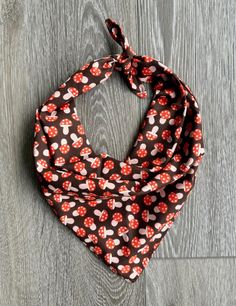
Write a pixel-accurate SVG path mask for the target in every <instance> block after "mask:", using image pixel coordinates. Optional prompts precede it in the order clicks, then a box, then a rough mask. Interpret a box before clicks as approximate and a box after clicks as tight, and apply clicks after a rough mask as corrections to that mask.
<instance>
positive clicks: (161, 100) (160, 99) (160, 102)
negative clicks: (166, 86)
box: [157, 96, 168, 106]
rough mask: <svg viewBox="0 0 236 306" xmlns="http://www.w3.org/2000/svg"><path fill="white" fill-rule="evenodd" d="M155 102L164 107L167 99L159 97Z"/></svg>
mask: <svg viewBox="0 0 236 306" xmlns="http://www.w3.org/2000/svg"><path fill="white" fill-rule="evenodd" d="M157 102H158V103H159V104H160V105H163V106H164V105H166V104H167V103H168V99H167V97H166V96H160V97H159V98H158V99H157Z"/></svg>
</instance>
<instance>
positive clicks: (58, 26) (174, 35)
mask: <svg viewBox="0 0 236 306" xmlns="http://www.w3.org/2000/svg"><path fill="white" fill-rule="evenodd" d="M0 4H1V7H0V48H1V51H0V80H1V82H0V92H1V94H2V96H1V100H0V107H1V109H0V120H1V121H0V128H1V134H0V143H1V144H0V147H1V150H0V154H1V159H0V160H1V164H0V170H1V176H0V191H1V204H0V205H1V206H0V208H1V222H0V232H1V235H0V305H1V306H8V305H10V306H13V305H14V306H15V305H17V306H18V305H19V306H21V305H27V306H31V305H32V306H38V305H43V306H44V305H45V306H46V305H49V306H54V305H80V306H83V305H86V306H87V305H88V306H91V305H102V306H104V305H109V306H111V305H129V306H133V305H141V306H142V305H149V306H151V305H155V306H156V305H161V306H165V305H180V306H184V305H188V306H189V305H191V306H192V305H214V306H215V305H217V306H218V305H220V306H222V305H236V288H235V287H236V259H235V258H236V243H235V241H236V218H235V216H236V191H235V190H236V176H235V167H236V158H235V152H236V141H235V137H236V133H235V132H236V123H235V115H236V114H235V105H236V104H235V95H236V90H235V88H236V86H235V81H236V80H235V72H236V69H235V68H236V67H235V55H236V54H235V53H236V52H235V37H236V23H235V15H236V2H235V0H225V1H220V0H215V1H214V0H199V1H194V0H175V1H170V0H156V1H155V0H137V1H135V0H133V1H123V0H119V1H118V0H117V1H115V0H107V1H104V0H90V1H88V0H87V1H76V0H67V1H66V0H61V1H59V0H57V1H56V0H51V1H46V0H43V1H37V0H21V1H20V0H0ZM107 17H111V18H114V19H116V20H117V21H119V22H120V23H121V24H122V25H123V27H124V30H125V33H126V35H127V36H128V38H129V41H130V43H131V45H132V46H133V48H134V50H136V52H137V53H139V54H147V55H151V56H154V57H156V58H159V59H160V60H161V61H162V62H164V63H165V64H166V65H168V66H170V67H171V68H172V69H173V70H174V71H175V72H176V73H177V74H179V76H180V77H182V79H183V80H185V81H186V82H187V84H188V85H189V86H190V87H191V88H192V90H193V92H194V93H195V95H196V96H197V98H198V101H199V103H200V106H201V110H202V117H203V120H204V126H203V128H204V132H205V133H204V134H205V146H206V155H205V157H204V162H203V164H202V166H201V167H200V168H199V174H198V180H197V183H196V188H195V190H194V191H193V193H192V194H191V195H190V197H189V199H188V201H187V203H186V205H185V207H184V209H183V213H182V215H181V216H180V218H179V219H178V220H177V221H176V223H175V225H174V226H173V228H172V229H171V230H170V231H169V232H168V234H167V235H166V237H165V239H164V241H163V242H162V244H161V246H160V248H159V249H158V251H157V252H156V254H155V258H153V260H152V261H151V263H150V265H149V267H148V268H147V270H146V272H145V273H144V274H143V275H142V277H141V278H140V279H139V280H138V281H137V282H136V283H134V284H128V283H127V282H125V281H123V280H122V279H121V278H119V277H117V276H116V275H114V274H112V273H111V272H110V271H109V270H108V269H107V268H106V267H104V266H103V265H102V264H101V262H99V261H98V260H97V259H96V258H95V257H94V256H93V254H90V253H89V251H88V250H87V249H86V248H85V247H84V246H83V245H82V244H81V243H80V242H79V240H78V239H77V238H76V237H75V236H74V235H73V234H72V233H71V232H70V231H68V230H67V229H66V228H65V227H64V226H62V225H61V224H60V223H59V222H58V221H57V219H56V217H55V216H54V215H53V214H52V213H51V212H50V210H49V207H48V205H47V204H46V202H45V200H44V199H43V198H42V196H41V195H40V193H39V189H38V185H37V182H36V179H35V175H34V174H35V173H34V167H33V159H32V153H31V146H32V139H33V122H34V111H35V109H36V107H37V106H39V105H40V104H41V103H42V102H43V101H44V100H45V99H46V98H47V97H48V96H49V95H50V94H51V93H52V92H53V90H55V89H56V88H57V86H58V85H60V84H61V83H62V82H63V81H64V80H66V79H67V77H68V76H70V74H72V73H73V72H74V71H75V70H76V69H78V68H79V67H81V66H82V65H83V64H84V63H86V62H88V61H89V60H91V59H94V58H99V57H102V56H105V55H108V54H109V53H110V52H120V49H119V48H118V47H117V46H116V45H115V43H113V41H112V39H111V38H110V37H109V35H108V33H107V31H106V29H105V26H104V19H105V18H107ZM148 103H149V101H141V100H139V99H138V98H136V97H135V96H134V95H133V94H132V93H131V92H130V91H129V90H128V89H127V87H126V85H125V84H124V83H123V80H122V79H121V78H120V76H119V75H118V74H116V75H114V76H113V77H112V78H111V79H110V80H109V81H107V82H106V83H104V85H101V86H99V87H98V88H97V89H96V90H94V91H91V92H89V93H88V94H86V95H84V96H83V97H81V98H80V99H78V103H77V109H78V112H79V115H80V116H81V120H82V122H83V123H84V125H85V128H86V131H87V135H88V137H89V138H90V140H91V143H92V146H93V147H94V149H95V150H96V151H97V152H99V151H104V150H106V151H108V152H109V153H110V154H112V155H113V156H115V157H117V158H124V157H125V155H126V154H127V152H128V150H129V147H130V146H131V144H132V141H133V139H134V137H135V134H136V132H137V129H138V126H139V124H140V122H141V120H142V117H143V115H144V111H145V109H146V108H147V106H148Z"/></svg>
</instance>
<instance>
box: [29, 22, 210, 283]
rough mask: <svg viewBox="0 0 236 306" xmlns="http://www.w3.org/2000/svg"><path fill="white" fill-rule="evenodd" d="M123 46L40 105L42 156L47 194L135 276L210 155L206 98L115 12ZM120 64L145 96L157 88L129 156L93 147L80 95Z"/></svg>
mask: <svg viewBox="0 0 236 306" xmlns="http://www.w3.org/2000/svg"><path fill="white" fill-rule="evenodd" d="M106 25H107V27H108V30H109V32H110V34H111V36H112V37H113V39H114V40H115V41H116V42H117V43H118V44H120V45H121V47H122V49H123V51H122V53H121V54H115V55H109V56H106V57H103V58H100V59H97V60H93V61H91V62H90V63H87V64H85V65H84V66H83V67H81V68H80V69H79V70H78V71H76V72H75V73H74V74H73V75H72V76H70V77H69V79H67V80H66V82H65V83H63V84H61V85H60V86H59V88H58V89H57V90H56V91H55V92H54V93H53V94H52V95H51V96H50V97H49V98H48V99H47V100H46V101H45V102H44V103H43V105H42V106H40V107H39V108H38V109H37V110H36V122H35V132H34V146H33V151H34V153H33V154H34V158H35V165H36V169H37V176H38V179H39V182H40V185H41V189H42V192H43V195H44V196H45V198H46V200H47V202H48V203H49V205H50V206H51V208H52V209H53V211H54V212H55V213H56V215H57V216H58V218H59V220H60V221H61V222H62V223H63V224H64V225H66V226H67V227H69V228H70V229H71V230H72V231H73V232H74V233H75V235H76V236H77V237H78V238H79V239H80V240H81V241H82V242H83V243H84V244H85V245H86V246H87V247H88V248H89V250H90V251H92V252H93V253H94V254H96V255H97V256H98V257H99V258H100V259H102V260H103V262H104V263H105V264H106V265H108V266H109V267H110V269H111V270H112V271H113V272H114V273H118V274H119V275H121V276H122V277H123V278H125V279H126V280H127V281H131V282H134V281H135V280H137V279H138V277H139V276H140V274H141V273H142V271H143V270H144V269H145V268H146V267H147V265H148V262H149V260H150V258H151V257H152V255H153V253H154V251H155V250H156V249H157V248H158V246H159V245H160V242H161V240H162V239H163V238H164V236H165V234H166V233H167V231H168V230H169V229H170V227H171V226H172V225H173V222H174V220H175V219H176V217H177V216H178V215H179V214H180V210H181V209H182V207H183V203H184V202H185V201H186V198H187V196H188V195H189V193H190V191H191V189H192V188H193V186H194V183H195V178H196V171H197V169H198V166H199V164H200V162H201V160H202V157H203V155H204V146H203V139H202V125H201V116H200V114H199V106H198V103H197V101H196V98H195V97H194V95H193V93H192V92H191V90H190V88H189V87H188V86H187V85H185V84H184V83H183V81H182V80H180V78H179V77H178V76H177V75H176V74H174V73H173V72H172V70H171V69H169V68H168V67H166V66H165V65H163V64H162V63H161V62H160V61H159V60H156V59H154V58H152V57H149V56H142V55H136V54H135V52H134V51H133V49H132V48H131V47H130V46H129V44H128V41H127V38H126V37H125V36H124V34H123V31H122V29H121V28H120V26H119V25H118V24H117V23H116V22H115V21H113V20H111V19H107V20H106ZM114 70H116V71H119V72H120V74H121V75H122V76H123V78H124V80H125V81H126V82H127V84H128V87H129V88H130V90H131V91H132V92H134V93H135V94H136V95H137V96H138V97H139V98H146V97H147V92H146V91H145V87H144V83H149V84H150V86H151V88H152V91H153V96H152V99H151V102H150V105H149V108H148V110H147V112H146V114H145V116H144V119H143V122H142V124H141V126H140V129H139V131H138V134H137V138H136V140H135V142H134V144H133V147H132V149H131V150H130V152H129V154H128V156H127V158H126V159H125V160H118V159H115V158H114V157H112V156H110V155H109V154H107V153H101V154H97V153H95V151H94V150H93V148H92V147H91V145H90V143H89V141H88V138H87V137H86V133H85V130H84V127H83V125H82V123H81V121H80V118H79V117H78V115H77V112H76V107H75V98H77V97H78V96H79V95H81V94H83V93H86V92H87V91H89V90H90V89H92V88H94V87H95V86H96V85H98V84H100V83H102V82H104V81H106V80H107V79H108V78H109V77H110V76H111V75H112V73H113V71H114Z"/></svg>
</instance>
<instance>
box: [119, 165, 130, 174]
mask: <svg viewBox="0 0 236 306" xmlns="http://www.w3.org/2000/svg"><path fill="white" fill-rule="evenodd" d="M120 167H121V171H120V172H121V173H122V174H123V175H129V174H131V172H132V168H131V166H130V165H128V164H126V163H120Z"/></svg>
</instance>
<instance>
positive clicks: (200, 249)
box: [137, 0, 236, 257]
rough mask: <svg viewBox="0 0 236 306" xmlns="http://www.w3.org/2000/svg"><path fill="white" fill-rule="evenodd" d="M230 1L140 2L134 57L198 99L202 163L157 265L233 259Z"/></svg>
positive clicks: (234, 27) (235, 145) (235, 180)
mask: <svg viewBox="0 0 236 306" xmlns="http://www.w3.org/2000/svg"><path fill="white" fill-rule="evenodd" d="M235 9H236V5H235V1H226V2H224V3H223V2H221V1H218V0H215V1H211V0H208V1H204V2H201V1H187V0H186V1H182V0H181V1H154V0H151V1H143V0H138V14H139V16H140V17H139V19H138V20H137V21H138V22H139V26H138V29H139V51H140V52H141V53H143V54H148V55H151V56H154V57H157V58H159V59H160V60H161V61H162V62H164V63H165V64H166V65H167V66H169V67H171V68H172V69H173V70H174V71H175V72H176V73H177V74H178V75H179V76H180V77H181V78H182V79H183V80H184V81H185V82H186V83H187V84H188V85H189V86H190V87H191V88H192V90H193V92H194V93H195V95H196V97H197V98H198V101H199V104H200V107H201V112H202V117H203V129H204V139H205V147H206V155H205V157H204V161H203V164H202V165H201V167H200V168H199V172H198V178H197V182H196V186H195V189H194V190H193V193H192V194H191V195H190V197H189V199H188V201H187V203H186V205H185V207H184V208H183V210H182V216H180V217H179V219H178V220H176V224H174V226H173V227H172V229H171V230H170V231H169V232H168V234H167V235H166V237H165V239H164V241H163V242H162V244H161V245H160V247H159V249H158V251H157V252H156V254H155V256H156V257H206V256H235V255H236V244H235V240H236V221H235V217H234V216H235V214H236V206H235V203H236V191H235V186H236V176H235V175H234V172H235V167H236V159H235V151H236V142H235V135H236V124H235V115H236V112H235V108H236V104H235V103H234V100H235V96H236V89H235V86H233V84H235V70H236V69H235V68H236V66H235V53H236V49H235V36H236V24H235V21H236V20H235V12H236V10H235Z"/></svg>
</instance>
